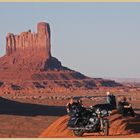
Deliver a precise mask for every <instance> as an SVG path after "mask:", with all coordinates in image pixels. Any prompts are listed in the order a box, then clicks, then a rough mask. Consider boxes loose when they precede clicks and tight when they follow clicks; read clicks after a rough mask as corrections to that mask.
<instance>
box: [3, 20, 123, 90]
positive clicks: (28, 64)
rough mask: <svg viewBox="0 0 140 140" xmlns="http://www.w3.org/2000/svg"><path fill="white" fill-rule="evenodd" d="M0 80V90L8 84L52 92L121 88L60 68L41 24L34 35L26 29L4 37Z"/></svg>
mask: <svg viewBox="0 0 140 140" xmlns="http://www.w3.org/2000/svg"><path fill="white" fill-rule="evenodd" d="M72 63H73V62H72ZM77 65H78V64H77ZM0 81H1V82H0V88H6V87H7V85H8V86H10V88H12V89H13V90H19V89H24V88H26V87H28V88H29V87H35V88H37V89H46V88H51V89H52V90H53V89H54V88H55V89H57V88H59V89H60V88H62V89H94V88H97V87H100V86H101V87H117V86H121V85H120V84H118V83H116V82H115V81H111V80H105V79H102V78H96V79H94V78H90V77H87V76H85V75H83V74H81V73H80V72H77V71H74V70H71V69H69V68H67V67H64V66H62V64H61V62H60V61H59V60H58V59H57V58H55V57H53V56H52V54H51V31H50V26H49V24H48V23H45V22H40V23H38V24H37V32H36V33H34V32H33V33H32V32H31V30H28V31H27V32H22V33H20V34H17V35H15V34H13V33H8V34H7V36H6V54H5V55H4V56H3V57H1V58H0ZM14 87H15V88H14Z"/></svg>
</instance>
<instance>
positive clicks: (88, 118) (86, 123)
mask: <svg viewBox="0 0 140 140" xmlns="http://www.w3.org/2000/svg"><path fill="white" fill-rule="evenodd" d="M109 114H110V112H109V111H107V110H101V109H100V108H94V107H90V108H83V107H76V106H75V107H73V109H72V110H71V112H70V119H69V121H68V128H69V129H71V130H72V131H73V133H74V135H76V136H82V135H83V134H84V133H93V132H102V134H103V135H104V136H108V135H109V120H108V118H107V117H108V116H109Z"/></svg>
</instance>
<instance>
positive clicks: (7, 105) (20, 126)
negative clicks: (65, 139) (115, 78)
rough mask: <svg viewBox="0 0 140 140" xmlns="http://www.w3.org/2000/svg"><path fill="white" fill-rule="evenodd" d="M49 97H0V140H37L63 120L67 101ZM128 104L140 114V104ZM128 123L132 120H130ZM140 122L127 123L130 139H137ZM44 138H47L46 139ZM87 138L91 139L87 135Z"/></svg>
mask: <svg viewBox="0 0 140 140" xmlns="http://www.w3.org/2000/svg"><path fill="white" fill-rule="evenodd" d="M48 95H49V94H46V95H40V94H38V95H37V94H30V95H27V94H26V95H22V94H21V95H18V94H17V95H14V94H11V95H2V96H1V98H0V122H1V127H0V137H1V138H6V137H13V138H19V137H28V138H35V137H39V136H40V135H41V134H42V133H43V132H44V131H46V129H47V128H48V127H49V126H50V125H51V124H52V123H54V122H55V121H57V119H60V120H61V117H62V118H63V116H65V115H66V108H65V105H66V103H67V101H68V99H67V98H65V97H64V96H63V95H61V97H63V98H60V97H57V96H58V95H57V94H56V95H53V96H54V97H52V96H51V95H52V94H51V95H50V96H48ZM59 95H60V94H59ZM65 96H66V95H65ZM68 96H70V94H69V95H68ZM101 99H102V98H100V97H96V98H95V100H94V104H96V103H101V102H102V100H101ZM95 101H96V102H95ZM131 102H132V104H133V107H134V108H135V111H136V112H137V113H140V100H132V101H131ZM84 104H85V105H86V106H89V105H91V104H93V101H91V100H84ZM117 117H119V116H117ZM64 118H65V117H64ZM129 119H130V120H131V118H129ZM139 122H140V120H138V121H137V120H132V121H130V123H129V124H131V125H130V127H132V128H134V129H135V132H136V133H133V135H131V136H133V137H138V136H140V135H139V134H140V132H139V130H140V128H139V126H140V124H139ZM135 124H137V125H135ZM91 135H92V134H91ZM92 136H93V135H92ZM119 136H120V134H119V135H117V137H119ZM45 137H48V136H46V135H45ZM58 137H59V136H58ZM87 137H90V135H88V136H87ZM124 137H126V135H125V136H124Z"/></svg>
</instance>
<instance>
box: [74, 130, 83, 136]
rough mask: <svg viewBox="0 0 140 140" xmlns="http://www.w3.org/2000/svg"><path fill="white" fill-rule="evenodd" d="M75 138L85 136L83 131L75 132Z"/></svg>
mask: <svg viewBox="0 0 140 140" xmlns="http://www.w3.org/2000/svg"><path fill="white" fill-rule="evenodd" d="M73 133H74V135H75V136H80V137H81V136H82V135H83V134H84V132H83V130H73Z"/></svg>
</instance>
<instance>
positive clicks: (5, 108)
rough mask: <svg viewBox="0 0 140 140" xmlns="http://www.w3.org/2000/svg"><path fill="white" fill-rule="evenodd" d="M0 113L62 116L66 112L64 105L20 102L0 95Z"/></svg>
mask: <svg viewBox="0 0 140 140" xmlns="http://www.w3.org/2000/svg"><path fill="white" fill-rule="evenodd" d="M0 114H6V115H19V116H37V115H44V116H45V115H46V116H62V115H65V114H66V108H65V106H47V105H38V104H31V103H21V102H17V101H12V100H8V99H6V98H2V97H0Z"/></svg>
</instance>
